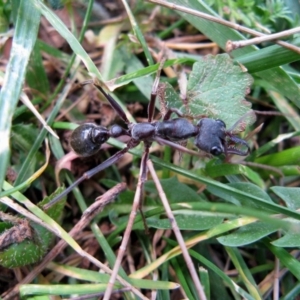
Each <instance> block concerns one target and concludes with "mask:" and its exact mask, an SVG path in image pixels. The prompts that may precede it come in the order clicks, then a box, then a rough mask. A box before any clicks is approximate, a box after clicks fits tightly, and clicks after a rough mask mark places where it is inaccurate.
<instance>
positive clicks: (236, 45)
mask: <svg viewBox="0 0 300 300" xmlns="http://www.w3.org/2000/svg"><path fill="white" fill-rule="evenodd" d="M299 31H300V27H296V28H293V29H289V30H285V31H281V32H278V33H274V34H268V35H263V36H260V37H256V38H253V39H249V40H241V41H228V42H227V44H226V51H227V52H230V51H232V50H235V49H238V48H242V47H246V46H250V45H256V44H260V43H263V42H267V41H274V40H278V39H280V38H283V37H285V36H289V35H292V34H295V33H297V32H299ZM297 52H298V53H300V49H299V48H298V51H297Z"/></svg>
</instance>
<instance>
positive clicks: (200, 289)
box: [147, 160, 206, 300]
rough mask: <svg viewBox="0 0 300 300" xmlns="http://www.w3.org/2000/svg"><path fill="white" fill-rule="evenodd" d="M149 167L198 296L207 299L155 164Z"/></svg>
mask: <svg viewBox="0 0 300 300" xmlns="http://www.w3.org/2000/svg"><path fill="white" fill-rule="evenodd" d="M147 166H148V170H149V171H150V173H151V176H152V179H153V181H154V183H155V186H156V189H157V191H158V194H159V197H160V199H161V202H162V204H163V206H164V209H165V211H166V213H167V216H168V218H169V221H170V223H171V227H172V229H173V232H174V234H175V236H176V239H177V241H178V244H179V246H180V249H181V251H182V255H183V257H184V259H185V261H186V264H187V267H188V270H189V271H190V274H191V276H192V279H193V282H194V284H195V287H196V289H197V292H198V295H199V297H200V299H203V300H204V299H206V296H205V293H204V290H203V287H202V285H201V282H200V280H199V277H198V275H197V272H196V269H195V266H194V264H193V261H192V259H191V257H190V255H189V252H188V250H187V247H186V245H185V242H184V239H183V237H182V235H181V232H180V230H179V227H178V225H177V222H176V219H175V217H174V215H173V212H172V210H171V208H170V205H169V202H168V199H167V197H166V194H165V192H164V190H163V188H162V186H161V184H160V181H159V178H158V177H157V174H156V172H155V170H154V167H153V164H152V162H151V160H148V161H147Z"/></svg>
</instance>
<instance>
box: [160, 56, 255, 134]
mask: <svg viewBox="0 0 300 300" xmlns="http://www.w3.org/2000/svg"><path fill="white" fill-rule="evenodd" d="M251 84H252V77H251V76H250V75H249V74H248V73H247V72H245V70H243V69H242V68H241V66H239V65H237V64H234V62H233V60H232V59H231V58H230V57H229V55H227V54H221V55H217V56H212V55H207V56H205V57H202V58H200V59H199V61H198V62H196V63H194V65H193V70H192V72H191V73H190V75H189V79H188V84H187V92H186V95H185V94H184V93H183V95H182V97H183V99H180V98H179V97H178V96H176V95H175V93H174V92H172V89H170V87H169V86H167V90H166V95H165V101H166V103H167V107H168V108H172V107H175V108H177V109H179V110H180V111H181V112H182V113H183V114H185V115H186V114H189V115H192V116H199V115H200V116H201V115H203V116H207V117H212V118H214V119H221V120H223V121H224V122H225V124H226V125H227V128H231V127H234V126H235V124H236V122H237V121H239V119H241V118H242V117H243V116H245V115H246V114H247V115H248V117H247V118H246V119H245V120H241V121H243V123H245V124H243V125H242V127H243V128H242V129H241V130H240V131H242V130H244V129H245V126H246V125H251V124H252V123H253V122H254V121H255V114H254V113H253V112H252V111H251V104H250V102H247V101H246V100H245V96H246V95H247V94H248V93H249V91H250V86H251ZM174 100H175V101H174ZM233 129H234V128H233Z"/></svg>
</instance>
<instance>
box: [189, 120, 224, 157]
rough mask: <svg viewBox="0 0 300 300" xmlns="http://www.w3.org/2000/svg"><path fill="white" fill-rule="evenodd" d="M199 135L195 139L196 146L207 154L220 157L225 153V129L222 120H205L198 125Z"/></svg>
mask: <svg viewBox="0 0 300 300" xmlns="http://www.w3.org/2000/svg"><path fill="white" fill-rule="evenodd" d="M197 127H198V128H199V133H198V135H197V136H196V138H195V145H196V146H197V147H198V148H199V149H200V150H203V151H205V152H207V153H210V154H212V155H215V156H219V155H221V154H222V153H224V152H225V150H224V143H225V137H226V136H225V129H226V125H225V123H224V122H223V121H222V120H219V119H218V120H214V119H211V118H203V119H201V120H200V121H199V122H198V123H197Z"/></svg>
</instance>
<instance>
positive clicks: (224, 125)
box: [216, 119, 226, 128]
mask: <svg viewBox="0 0 300 300" xmlns="http://www.w3.org/2000/svg"><path fill="white" fill-rule="evenodd" d="M216 122H218V123H219V124H220V125H221V126H222V127H224V128H226V124H225V123H224V121H222V120H220V119H217V120H216Z"/></svg>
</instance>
